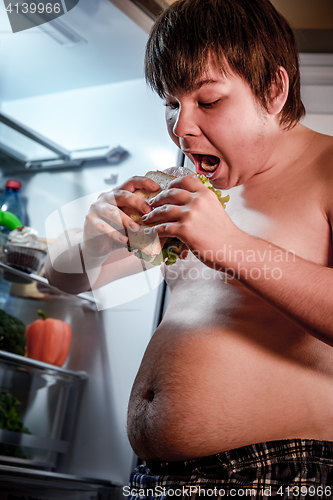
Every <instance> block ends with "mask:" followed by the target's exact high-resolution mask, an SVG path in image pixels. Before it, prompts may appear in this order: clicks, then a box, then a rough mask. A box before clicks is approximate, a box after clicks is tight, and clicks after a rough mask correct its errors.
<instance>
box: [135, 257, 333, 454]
mask: <svg viewBox="0 0 333 500" xmlns="http://www.w3.org/2000/svg"><path fill="white" fill-rule="evenodd" d="M179 265H180V264H179ZM181 265H182V266H185V267H184V268H183V269H185V275H184V274H183V276H182V279H181V280H178V279H177V280H175V281H174V282H171V288H172V297H171V301H170V304H169V307H168V310H167V312H166V315H165V316H164V319H163V321H162V323H161V324H160V326H159V327H158V329H157V330H156V332H155V334H154V335H153V337H152V339H151V341H150V343H149V345H148V347H147V350H146V353H145V355H144V358H143V360H142V364H141V366H140V369H139V372H138V375H137V377H136V380H135V382H134V385H133V389H132V394H131V398H130V403H129V412H128V434H129V439H130V442H131V445H132V447H133V449H134V451H135V452H136V453H137V454H138V456H140V457H141V458H143V459H145V460H185V459H190V458H194V457H200V456H206V455H211V454H215V453H219V452H222V451H225V450H229V449H233V448H238V447H241V446H245V445H248V444H253V443H258V442H262V441H270V440H278V439H288V438H304V439H319V440H333V427H332V425H331V422H332V419H333V404H332V401H333V348H331V347H329V346H327V345H326V344H324V343H322V342H321V341H319V340H317V339H315V338H314V337H313V336H311V335H310V334H309V333H307V332H306V331H305V330H303V329H302V328H300V327H299V326H297V325H296V323H294V322H293V321H291V320H290V319H288V318H287V317H285V316H284V315H282V314H281V313H280V312H279V311H277V310H276V309H275V308H273V307H272V306H270V305H269V304H268V303H266V302H264V301H263V300H262V299H261V298H259V297H257V296H256V295H255V294H254V293H252V292H250V291H249V290H247V289H246V288H245V287H244V286H243V285H241V284H240V283H239V282H238V281H237V280H236V279H233V280H230V279H227V277H226V275H225V274H223V273H217V272H215V271H212V270H210V269H208V268H206V267H205V266H203V264H201V263H200V262H198V261H197V263H196V264H194V267H193V263H192V264H191V267H188V268H187V271H186V264H184V263H181ZM190 269H192V271H189V270H190ZM193 269H197V271H193ZM175 271H176V270H175V269H174V270H173V272H175ZM170 272H171V271H170ZM186 272H188V273H191V274H186Z"/></svg>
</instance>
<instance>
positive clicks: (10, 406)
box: [0, 390, 30, 458]
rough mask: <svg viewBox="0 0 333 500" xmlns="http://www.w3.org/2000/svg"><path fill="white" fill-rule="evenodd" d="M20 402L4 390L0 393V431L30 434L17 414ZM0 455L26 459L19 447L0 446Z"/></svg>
mask: <svg viewBox="0 0 333 500" xmlns="http://www.w3.org/2000/svg"><path fill="white" fill-rule="evenodd" d="M20 404H21V403H20V401H19V400H18V399H17V398H16V397H15V396H13V395H12V394H10V393H9V392H6V391H4V390H1V391H0V429H3V430H6V431H13V432H23V433H25V434H30V431H29V429H27V428H26V427H24V424H23V422H22V420H21V417H20V414H19V412H18V409H17V408H18V407H19V406H20ZM0 454H1V455H5V456H10V457H16V458H26V456H25V454H24V453H23V451H22V449H21V448H20V446H15V445H11V444H2V443H1V444H0Z"/></svg>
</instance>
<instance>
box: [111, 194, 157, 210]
mask: <svg viewBox="0 0 333 500" xmlns="http://www.w3.org/2000/svg"><path fill="white" fill-rule="evenodd" d="M116 204H117V206H118V207H119V208H121V209H123V210H124V209H125V208H126V209H128V210H127V211H129V210H132V211H133V210H134V211H137V212H139V213H140V214H147V213H149V212H151V210H152V209H151V208H150V206H149V205H148V203H147V201H146V200H145V199H144V198H142V197H141V196H137V195H136V194H135V192H134V193H131V192H129V191H119V192H118V193H116Z"/></svg>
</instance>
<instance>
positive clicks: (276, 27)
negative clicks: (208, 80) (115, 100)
mask: <svg viewBox="0 0 333 500" xmlns="http://www.w3.org/2000/svg"><path fill="white" fill-rule="evenodd" d="M210 55H213V56H214V57H215V58H216V60H217V62H218V65H219V67H220V69H221V72H222V73H224V74H226V73H227V65H228V66H229V67H230V68H231V70H232V71H234V72H235V73H236V74H238V75H239V76H241V77H242V78H244V79H245V80H246V81H247V82H248V83H249V85H250V86H251V88H252V91H253V93H254V95H255V96H256V98H257V100H258V101H259V102H260V103H261V105H262V106H263V107H264V108H265V109H267V108H268V104H269V98H270V89H271V85H272V82H275V83H276V84H277V85H278V86H279V88H281V87H282V80H281V77H280V72H279V67H280V66H283V67H284V68H285V69H286V71H287V73H288V76H289V93H288V99H287V101H286V103H285V105H284V108H283V109H282V111H281V114H280V124H281V126H284V127H285V128H287V129H288V128H292V127H293V126H294V125H296V123H297V122H298V121H299V120H300V119H301V118H302V116H304V114H305V109H304V106H303V103H302V101H301V96H300V75H299V65H298V50H297V45H296V41H295V37H294V34H293V31H292V29H291V27H290V26H289V24H288V22H287V21H286V20H285V18H284V17H283V16H282V15H281V14H280V13H279V12H277V10H276V9H275V8H274V6H273V5H272V4H271V3H270V2H269V1H268V0H178V1H177V2H175V3H174V4H172V5H171V6H170V7H169V8H167V9H166V10H165V11H164V12H162V14H161V15H160V16H159V18H158V19H157V21H156V23H155V24H154V26H153V28H152V31H151V34H150V37H149V40H148V43H147V49H146V58H145V73H146V80H147V82H148V83H149V85H150V86H151V87H152V88H153V90H155V91H156V92H157V93H158V95H159V96H160V97H165V95H166V94H171V95H175V94H176V93H178V92H182V91H184V92H188V91H191V90H193V89H194V88H195V83H196V81H197V80H198V78H199V77H200V76H201V75H202V74H203V73H204V72H205V70H206V68H207V61H208V57H209V56H210ZM226 63H227V65H226Z"/></svg>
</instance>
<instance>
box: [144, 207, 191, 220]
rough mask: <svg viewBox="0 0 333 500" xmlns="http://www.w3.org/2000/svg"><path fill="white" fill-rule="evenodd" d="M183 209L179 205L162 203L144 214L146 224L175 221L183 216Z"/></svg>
mask: <svg viewBox="0 0 333 500" xmlns="http://www.w3.org/2000/svg"><path fill="white" fill-rule="evenodd" d="M182 214H183V210H182V209H181V208H180V207H179V206H177V205H162V206H160V207H157V208H154V210H152V211H151V212H150V213H149V214H145V215H143V216H142V222H143V223H144V224H158V223H159V222H174V221H177V220H179V219H180V218H181V216H182Z"/></svg>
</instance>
